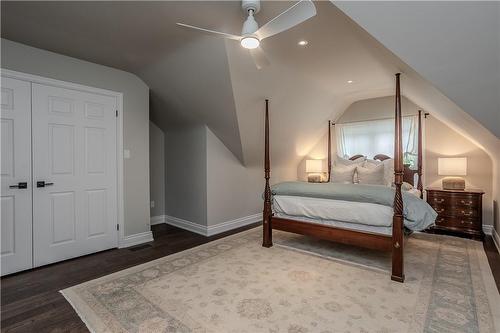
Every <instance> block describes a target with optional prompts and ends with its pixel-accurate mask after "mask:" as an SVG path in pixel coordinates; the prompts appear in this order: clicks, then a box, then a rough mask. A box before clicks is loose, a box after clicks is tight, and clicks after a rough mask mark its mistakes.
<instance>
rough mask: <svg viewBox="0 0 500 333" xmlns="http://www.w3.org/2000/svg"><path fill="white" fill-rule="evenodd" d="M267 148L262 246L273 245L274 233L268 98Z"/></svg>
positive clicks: (265, 150)
mask: <svg viewBox="0 0 500 333" xmlns="http://www.w3.org/2000/svg"><path fill="white" fill-rule="evenodd" d="M265 118H266V120H265V140H264V141H265V143H264V145H265V148H264V177H265V179H266V186H265V188H264V211H263V212H262V222H263V227H264V233H263V237H262V246H264V247H271V246H273V235H272V226H271V215H272V211H271V187H270V186H269V177H270V174H271V162H270V160H269V100H268V99H266V116H265Z"/></svg>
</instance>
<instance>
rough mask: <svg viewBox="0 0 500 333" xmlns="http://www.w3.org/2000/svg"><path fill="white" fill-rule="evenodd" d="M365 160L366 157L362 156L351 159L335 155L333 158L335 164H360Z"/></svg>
mask: <svg viewBox="0 0 500 333" xmlns="http://www.w3.org/2000/svg"><path fill="white" fill-rule="evenodd" d="M365 160H366V157H364V156H363V157H360V158H357V159H355V160H354V161H351V160H349V159H345V158H342V157H340V156H338V155H337V157H336V158H335V165H359V164H362V163H363V162H364V161H365Z"/></svg>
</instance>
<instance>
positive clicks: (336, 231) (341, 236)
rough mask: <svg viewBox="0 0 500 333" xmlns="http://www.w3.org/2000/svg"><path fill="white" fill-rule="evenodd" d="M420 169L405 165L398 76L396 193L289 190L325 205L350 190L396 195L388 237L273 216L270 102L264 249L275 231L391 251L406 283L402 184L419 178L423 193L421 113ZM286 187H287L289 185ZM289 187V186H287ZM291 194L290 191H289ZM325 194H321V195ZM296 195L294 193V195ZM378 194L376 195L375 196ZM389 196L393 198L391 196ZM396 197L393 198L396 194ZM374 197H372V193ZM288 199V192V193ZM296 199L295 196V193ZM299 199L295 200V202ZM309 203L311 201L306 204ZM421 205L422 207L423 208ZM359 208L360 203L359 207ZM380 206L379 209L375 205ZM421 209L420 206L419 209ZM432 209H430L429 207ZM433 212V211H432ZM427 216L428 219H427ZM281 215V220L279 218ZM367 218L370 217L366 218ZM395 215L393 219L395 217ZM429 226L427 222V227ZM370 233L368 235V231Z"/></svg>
mask: <svg viewBox="0 0 500 333" xmlns="http://www.w3.org/2000/svg"><path fill="white" fill-rule="evenodd" d="M418 119H419V120H418V123H419V128H418V167H417V170H412V169H410V168H409V166H406V165H404V164H403V151H402V114H401V91H400V74H399V73H398V74H396V97H395V136H394V142H395V144H394V187H393V188H394V189H390V188H382V187H381V186H378V187H377V186H371V187H370V185H354V186H352V187H351V188H349V186H350V185H347V186H346V185H343V184H331V183H328V184H316V185H307V184H304V185H297V186H292V185H294V184H291V185H290V184H289V186H288V187H289V188H292V189H293V188H294V187H295V188H297V187H299V186H305V187H307V191H309V192H314V193H317V196H315V195H314V194H313V195H310V194H309V195H308V196H309V197H310V198H308V199H311V197H312V200H315V198H317V200H318V202H319V201H320V200H323V201H325V200H326V204H325V205H328V199H329V193H325V191H323V190H326V191H330V192H335V191H336V190H337V189H338V188H340V189H342V188H344V189H349V190H352V188H354V189H355V190H357V189H363V190H366V191H368V192H370V191H371V195H372V197H373V196H377V192H374V191H381V194H382V192H383V194H384V195H385V197H386V201H387V195H390V196H392V195H393V201H392V198H390V199H389V201H390V202H389V203H387V202H385V204H386V205H387V206H391V207H390V208H387V207H385V208H384V209H386V214H385V217H384V218H385V219H389V220H392V221H386V222H387V223H388V226H386V229H389V231H388V232H386V233H379V232H372V231H371V230H375V229H377V228H376V227H372V228H371V229H370V228H365V229H363V228H358V229H356V228H350V227H348V226H347V227H346V225H348V223H341V222H337V223H334V222H336V221H333V222H332V223H330V224H326V223H324V221H323V220H321V222H318V223H311V221H308V220H307V219H302V220H301V219H298V218H289V217H287V216H286V215H279V214H275V213H274V212H273V201H272V199H273V194H274V193H273V192H274V189H275V187H274V186H273V192H272V191H271V187H270V184H269V178H270V157H269V101H268V100H266V112H265V163H264V171H265V190H264V210H263V229H264V230H263V244H262V245H263V246H264V247H271V246H272V245H273V243H272V230H273V229H275V230H282V231H288V232H293V233H297V234H302V235H308V236H314V237H318V238H322V239H326V240H331V241H336V242H340V243H344V244H348V245H355V246H360V247H365V248H370V249H374V250H381V251H391V252H392V274H391V279H392V280H394V281H398V282H403V281H404V278H405V276H404V226H405V217H404V207H403V197H404V196H403V193H402V188H401V187H402V184H403V181H404V182H407V183H409V184H412V185H415V182H414V175H415V174H418V183H417V188H418V189H419V190H420V193H422V181H421V178H422V177H421V176H422V156H421V155H422V150H421V144H422V131H421V126H420V125H421V112H420V111H419V114H418ZM331 126H332V123H331V122H330V121H329V122H328V181H329V182H330V181H331V178H332V176H331V170H332V160H331ZM358 157H363V156H361V155H356V156H352V157H351V158H350V159H351V160H355V159H356V158H358ZM388 158H389V157H388V156H386V155H382V154H379V155H377V156H375V157H374V159H375V160H379V161H384V160H385V159H388ZM285 185H286V184H285ZM283 187H286V186H283ZM288 190H290V189H288ZM320 190H321V191H320ZM392 191H393V192H392ZM292 192H293V191H292ZM374 193H375V195H374ZM388 193H389V194H388ZM392 193H393V194H392ZM368 194H370V193H368ZM285 195H286V191H285ZM292 195H294V194H293V193H292ZM343 195H344V196H345V195H347V196H348V197H350V198H351V200H352V197H353V195H352V194H349V193H347V194H343ZM384 195H381V197H383V196H384ZM295 198H297V197H294V199H295ZM409 199H412V200H413V201H414V200H417V199H418V200H419V201H422V203H423V200H421V199H420V198H416V197H415V198H408V197H407V195H406V193H405V202H408V201H409V202H410V203H413V204H415V203H414V202H411V201H412V200H409ZM306 201H307V200H306ZM352 201H356V200H355V199H354V200H352ZM330 202H331V203H332V205H331V206H330V209H331V210H332V209H333V208H332V207H333V206H334V205H333V204H334V203H335V204H337V206H336V207H337V208H343V209H344V210H349V209H356V208H352V207H355V206H349V204H350V202H345V201H336V200H331V201H330ZM339 202H340V203H345V206H344V207H341V206H338V203H339ZM374 202H375V203H379V202H378V201H377V200H374ZM422 203H418V204H422ZM355 204H356V203H355ZM405 204H406V203H405ZM359 205H372V204H371V203H361V202H360V203H359ZM375 206H377V205H375ZM417 206H418V205H417ZM429 208H430V207H429ZM387 209H390V211H389V212H390V213H389V215H388V214H387ZM431 211H432V209H431ZM433 213H434V211H432V212H430V213H429V212H426V213H425V214H427V215H426V216H425V217H426V219H427V220H430V219H432V222H433V221H434V219H435V216H434V218H432V215H433ZM425 214H424V215H425ZM278 215H279V216H278ZM365 215H366V214H365ZM391 215H392V216H391ZM428 223H429V222H428V221H427V224H428ZM367 230H368V231H367Z"/></svg>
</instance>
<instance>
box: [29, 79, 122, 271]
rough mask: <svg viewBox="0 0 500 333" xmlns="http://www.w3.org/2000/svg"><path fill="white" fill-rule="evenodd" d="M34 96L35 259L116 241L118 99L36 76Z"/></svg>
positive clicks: (52, 259)
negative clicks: (44, 81) (51, 83)
mask: <svg viewBox="0 0 500 333" xmlns="http://www.w3.org/2000/svg"><path fill="white" fill-rule="evenodd" d="M32 101H33V103H32V124H33V126H32V137H33V143H32V144H33V234H34V239H33V253H34V254H33V260H34V266H35V267H37V266H41V265H45V264H48V263H52V262H55V261H60V260H64V259H68V258H72V257H76V256H80V255H84V254H88V253H93V252H97V251H102V250H105V249H109V248H113V247H116V246H117V244H118V243H117V242H118V233H117V230H116V229H117V223H118V220H117V165H116V144H117V140H116V138H117V135H116V131H117V127H116V117H115V110H116V107H117V105H116V104H117V101H116V98H115V97H112V96H107V95H100V94H94V93H89V92H84V91H79V90H73V89H66V88H61V87H55V86H49V85H43V84H38V83H33V84H32ZM42 181H44V182H46V183H47V185H46V186H43V187H38V185H37V182H42Z"/></svg>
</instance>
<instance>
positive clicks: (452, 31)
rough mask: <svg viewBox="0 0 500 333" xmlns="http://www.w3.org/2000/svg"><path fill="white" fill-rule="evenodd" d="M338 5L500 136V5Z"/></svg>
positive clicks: (441, 3)
mask: <svg viewBox="0 0 500 333" xmlns="http://www.w3.org/2000/svg"><path fill="white" fill-rule="evenodd" d="M334 3H335V4H336V5H337V6H338V7H340V8H341V9H342V10H343V11H345V12H346V13H347V14H348V15H349V16H350V17H352V18H353V19H354V20H356V22H357V23H358V24H360V25H361V26H362V27H363V28H365V29H366V30H368V31H370V34H372V35H373V36H374V37H375V38H377V39H378V40H379V41H380V42H381V43H383V44H384V45H385V46H386V47H387V48H389V49H390V50H392V51H393V52H395V53H396V54H397V55H398V57H400V58H401V59H402V60H403V61H405V62H406V63H407V64H408V65H410V66H412V68H413V69H415V70H416V71H417V72H418V73H419V74H420V75H422V76H423V77H424V78H426V79H427V80H429V81H430V82H432V84H433V85H434V86H435V87H436V88H438V89H439V90H440V91H442V92H443V93H444V94H445V95H446V96H448V97H449V98H450V99H451V100H453V101H454V102H455V103H457V105H459V106H460V107H461V108H462V109H463V110H464V111H465V112H467V113H469V114H470V115H471V116H473V117H474V118H475V119H477V120H478V121H479V122H480V123H481V124H482V125H483V126H484V127H486V128H488V129H489V130H490V131H491V132H492V133H493V134H495V135H496V136H497V138H500V2H498V1H458V2H457V1H421V2H400V1H385V2H375V3H374V2H369V1H334Z"/></svg>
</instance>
